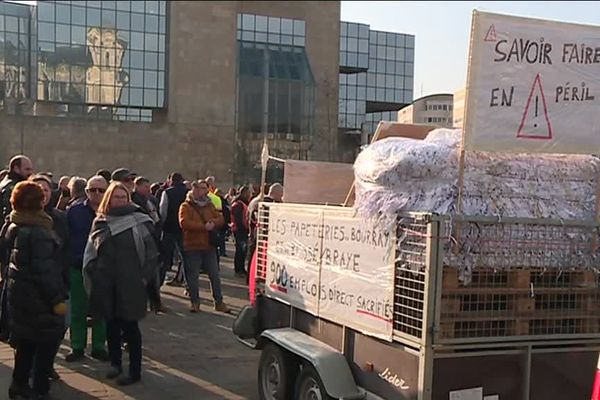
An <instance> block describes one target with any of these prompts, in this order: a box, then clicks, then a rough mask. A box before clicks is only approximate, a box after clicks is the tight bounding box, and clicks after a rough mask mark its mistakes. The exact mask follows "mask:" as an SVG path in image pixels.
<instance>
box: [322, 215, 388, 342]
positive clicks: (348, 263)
mask: <svg viewBox="0 0 600 400" xmlns="http://www.w3.org/2000/svg"><path fill="white" fill-rule="evenodd" d="M394 242H395V241H394V235H393V234H392V233H391V232H389V231H387V232H386V231H384V230H382V229H381V228H380V227H379V226H378V225H376V224H375V223H374V222H371V221H366V220H364V219H361V218H355V217H351V216H342V215H339V214H338V213H336V212H335V211H333V210H332V211H329V212H327V211H325V213H324V216H323V246H322V253H321V287H322V293H321V299H320V302H319V316H322V317H324V318H327V319H330V320H332V321H334V322H337V323H340V324H344V325H347V326H350V327H352V328H353V329H356V330H358V331H361V332H363V333H366V334H368V335H371V336H376V337H379V338H381V339H385V340H390V341H391V340H392V332H393V311H394V258H395V257H394V256H395V252H394V249H395V246H394Z"/></svg>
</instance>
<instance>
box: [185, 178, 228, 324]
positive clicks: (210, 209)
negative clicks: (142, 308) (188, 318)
mask: <svg viewBox="0 0 600 400" xmlns="http://www.w3.org/2000/svg"><path fill="white" fill-rule="evenodd" d="M208 191H209V186H208V183H207V182H206V181H199V182H193V183H192V190H191V191H190V192H189V193H188V194H187V197H186V200H185V202H183V204H181V207H180V209H179V223H180V225H181V229H182V231H183V248H184V252H185V253H184V254H185V264H184V268H185V276H186V281H187V284H188V292H189V295H190V300H191V308H190V311H191V312H193V313H196V312H199V311H200V296H199V290H198V277H199V274H200V269H204V270H205V271H206V272H207V273H208V276H209V279H210V286H211V290H212V295H213V299H214V302H215V303H214V308H215V310H216V311H220V312H225V313H228V312H229V308H228V307H227V305H226V304H225V303H224V302H223V295H222V293H221V278H220V276H219V268H218V263H217V253H216V251H215V245H216V237H215V235H214V234H215V233H216V230H218V229H219V228H221V227H222V226H223V225H224V219H223V215H222V213H220V212H219V211H218V210H217V209H216V208H215V206H214V204H213V203H212V201H211V200H210V198H209V197H208Z"/></svg>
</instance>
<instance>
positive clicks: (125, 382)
mask: <svg viewBox="0 0 600 400" xmlns="http://www.w3.org/2000/svg"><path fill="white" fill-rule="evenodd" d="M140 380H141V377H137V378H132V377H131V376H122V377H120V378H119V379H118V380H117V385H119V386H129V385H133V384H134V383H136V382H139V381H140Z"/></svg>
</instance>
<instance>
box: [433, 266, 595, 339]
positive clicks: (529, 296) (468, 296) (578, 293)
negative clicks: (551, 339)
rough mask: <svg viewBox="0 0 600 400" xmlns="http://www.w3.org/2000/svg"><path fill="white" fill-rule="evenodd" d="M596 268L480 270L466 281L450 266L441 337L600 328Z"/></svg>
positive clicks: (581, 331) (445, 279) (444, 288)
mask: <svg viewBox="0 0 600 400" xmlns="http://www.w3.org/2000/svg"><path fill="white" fill-rule="evenodd" d="M597 279H598V277H597V275H596V274H595V273H594V272H592V271H582V270H567V271H562V272H561V271H541V270H539V269H533V268H532V269H514V270H509V271H499V272H493V271H490V270H479V271H478V270H475V271H474V272H473V275H472V281H471V283H470V284H469V285H466V286H463V285H462V284H461V283H460V281H459V279H458V271H457V269H455V268H449V267H446V268H444V271H443V279H442V298H441V304H440V306H441V314H440V331H439V333H440V337H441V338H448V339H449V338H466V337H490V336H521V335H544V334H546V335H547V334H584V333H598V332H600V324H599V321H600V289H599V288H598V284H597Z"/></svg>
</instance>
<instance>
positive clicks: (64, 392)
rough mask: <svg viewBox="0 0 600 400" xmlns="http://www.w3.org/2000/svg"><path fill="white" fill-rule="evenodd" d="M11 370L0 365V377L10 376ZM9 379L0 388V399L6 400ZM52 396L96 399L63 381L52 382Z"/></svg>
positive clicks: (83, 399)
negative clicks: (4, 385)
mask: <svg viewBox="0 0 600 400" xmlns="http://www.w3.org/2000/svg"><path fill="white" fill-rule="evenodd" d="M12 372H13V369H12V368H11V367H9V366H7V365H4V364H0V375H3V376H9V377H10V376H12ZM9 385H10V379H9V380H8V381H7V384H6V387H1V388H0V399H8V387H9ZM51 391H52V395H53V396H54V397H55V398H56V399H69V400H71V399H73V400H93V399H97V397H95V396H93V395H92V394H88V393H85V392H82V391H81V390H79V389H77V388H74V387H72V386H69V385H68V384H66V383H65V382H64V381H59V382H53V383H52V387H51Z"/></svg>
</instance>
